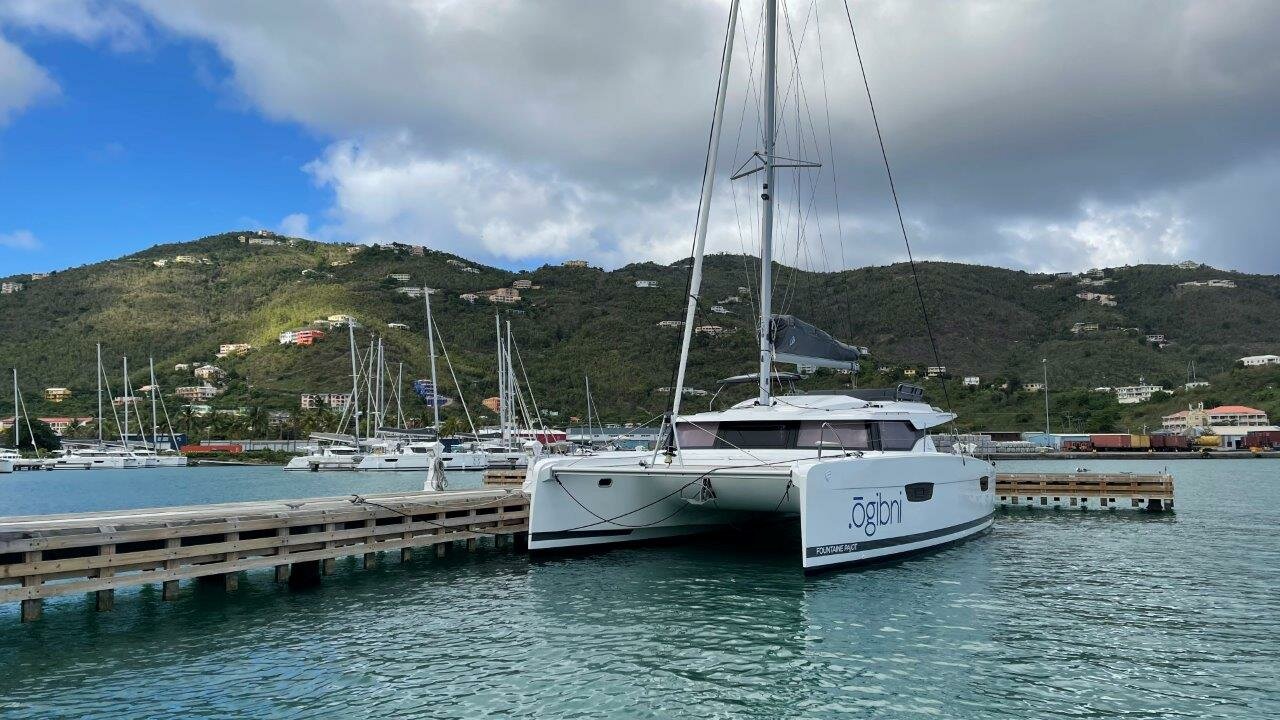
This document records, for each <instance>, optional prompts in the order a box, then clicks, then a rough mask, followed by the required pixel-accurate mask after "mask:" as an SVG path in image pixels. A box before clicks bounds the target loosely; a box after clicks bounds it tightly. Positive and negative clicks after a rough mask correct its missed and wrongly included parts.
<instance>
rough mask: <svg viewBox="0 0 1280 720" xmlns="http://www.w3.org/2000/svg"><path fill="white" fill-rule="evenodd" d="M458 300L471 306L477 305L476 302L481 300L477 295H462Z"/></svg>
mask: <svg viewBox="0 0 1280 720" xmlns="http://www.w3.org/2000/svg"><path fill="white" fill-rule="evenodd" d="M458 299H459V300H462V301H463V302H466V303H470V304H471V305H475V304H476V301H477V300H479V299H480V296H479V295H477V294H475V293H462V294H461V295H459V296H458Z"/></svg>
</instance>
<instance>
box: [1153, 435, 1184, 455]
mask: <svg viewBox="0 0 1280 720" xmlns="http://www.w3.org/2000/svg"><path fill="white" fill-rule="evenodd" d="M1190 447H1191V441H1190V440H1188V439H1187V436H1186V435H1173V434H1160V435H1152V436H1151V449H1152V450H1160V451H1164V452H1173V451H1176V450H1186V449H1188V448H1190Z"/></svg>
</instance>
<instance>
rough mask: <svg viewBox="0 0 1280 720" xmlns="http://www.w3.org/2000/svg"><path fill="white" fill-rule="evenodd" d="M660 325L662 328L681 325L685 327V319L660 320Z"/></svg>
mask: <svg viewBox="0 0 1280 720" xmlns="http://www.w3.org/2000/svg"><path fill="white" fill-rule="evenodd" d="M658 327H660V328H680V327H684V321H683V320H659V321H658Z"/></svg>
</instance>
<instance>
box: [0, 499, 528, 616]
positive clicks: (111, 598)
mask: <svg viewBox="0 0 1280 720" xmlns="http://www.w3.org/2000/svg"><path fill="white" fill-rule="evenodd" d="M528 529H529V499H528V497H527V496H526V495H524V494H523V493H521V492H520V491H519V489H518V488H506V489H496V488H495V489H482V490H459V491H447V492H411V493H395V494H378V495H365V496H362V497H361V496H345V497H327V498H308V499H300V500H276V501H263V502H241V503H226V504H219V505H196V506H186V507H169V508H151V509H143V510H119V511H110V512H95V513H82V514H74V515H41V516H30V517H3V518H0V603H4V602H17V601H21V603H22V611H21V617H22V620H23V621H24V622H27V621H31V620H35V619H37V618H39V617H40V613H41V609H42V604H43V600H44V598H48V597H55V596H59V595H71V594H77V593H90V592H91V593H95V594H96V602H97V608H98V609H99V610H110V609H111V608H112V607H113V605H114V603H115V590H116V589H118V588H122V587H129V586H133V585H143V584H148V583H161V585H162V592H161V596H162V597H163V598H164V599H165V600H174V599H176V598H177V596H178V589H179V582H180V581H182V580H190V579H194V578H210V579H215V580H217V581H219V582H221V583H223V585H224V587H225V588H226V589H227V590H233V589H235V587H236V586H237V584H238V578H239V573H240V572H242V571H246V570H256V569H261V568H274V569H275V578H276V580H277V581H278V582H291V581H292V582H308V581H312V582H314V581H315V580H316V579H318V578H319V577H320V576H323V575H327V574H330V573H332V572H333V570H334V561H335V559H336V558H339V557H345V556H352V555H358V556H362V558H363V563H364V566H365V567H370V566H372V565H373V564H374V563H375V562H376V561H377V557H378V554H379V553H382V552H385V551H394V550H398V551H399V552H400V557H401V559H402V560H408V559H410V558H411V557H412V554H413V549H414V548H418V547H426V546H434V547H435V553H436V554H437V555H444V554H445V553H446V551H447V548H448V547H449V546H450V545H451V544H454V543H462V544H464V545H465V547H466V548H467V549H474V548H476V547H477V546H478V543H479V540H480V539H481V538H483V537H492V538H494V542H495V544H498V545H506V544H512V543H515V544H520V545H523V544H524V543H525V542H526V538H527V537H528Z"/></svg>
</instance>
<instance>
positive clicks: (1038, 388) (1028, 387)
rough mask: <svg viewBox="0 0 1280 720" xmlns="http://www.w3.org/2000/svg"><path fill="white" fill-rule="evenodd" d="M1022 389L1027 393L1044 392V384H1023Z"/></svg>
mask: <svg viewBox="0 0 1280 720" xmlns="http://www.w3.org/2000/svg"><path fill="white" fill-rule="evenodd" d="M1022 389H1023V390H1025V391H1027V392H1044V383H1038V382H1032V383H1024V384H1023V385H1022Z"/></svg>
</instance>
